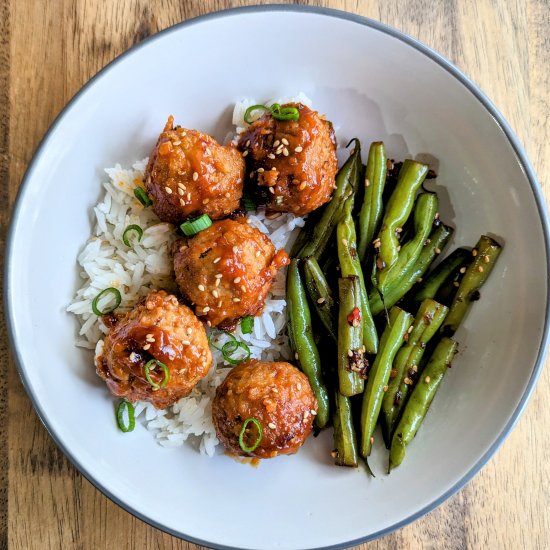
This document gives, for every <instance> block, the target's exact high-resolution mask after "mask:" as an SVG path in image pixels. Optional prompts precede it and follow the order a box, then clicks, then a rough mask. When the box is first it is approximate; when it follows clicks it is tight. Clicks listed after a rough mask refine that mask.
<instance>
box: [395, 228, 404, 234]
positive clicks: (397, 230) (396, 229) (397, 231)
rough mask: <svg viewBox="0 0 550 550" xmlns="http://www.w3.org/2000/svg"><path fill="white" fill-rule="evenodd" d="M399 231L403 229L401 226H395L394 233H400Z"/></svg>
mask: <svg viewBox="0 0 550 550" xmlns="http://www.w3.org/2000/svg"><path fill="white" fill-rule="evenodd" d="M401 231H403V228H402V227H396V228H395V232H396V233H401Z"/></svg>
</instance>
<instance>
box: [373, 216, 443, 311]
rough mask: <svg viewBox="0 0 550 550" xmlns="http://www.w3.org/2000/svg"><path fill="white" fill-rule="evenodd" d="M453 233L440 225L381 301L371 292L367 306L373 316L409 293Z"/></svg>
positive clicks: (376, 294) (376, 293)
mask: <svg viewBox="0 0 550 550" xmlns="http://www.w3.org/2000/svg"><path fill="white" fill-rule="evenodd" d="M453 232H454V229H453V228H451V227H448V226H446V225H444V224H440V225H439V226H438V227H437V228H436V229H435V230H434V231H433V233H432V234H431V235H430V242H429V243H428V244H427V245H426V246H424V248H423V249H422V251H421V252H420V255H419V256H418V259H417V260H416V262H415V263H414V264H412V265H410V266H409V268H408V269H407V270H406V271H405V273H403V275H402V276H401V277H400V278H399V279H398V280H397V281H395V282H394V284H393V285H392V286H390V288H388V290H386V292H385V293H384V300H383V301H382V298H381V297H380V294H379V293H378V292H377V291H376V289H374V290H373V292H372V293H371V295H370V296H369V306H370V309H371V312H372V314H373V315H378V314H379V313H382V312H383V311H384V308H386V309H387V308H390V307H392V306H393V305H394V304H396V303H397V302H398V301H399V300H401V298H403V296H405V294H406V293H407V292H409V290H410V289H411V288H412V287H413V285H414V284H415V283H416V282H418V280H419V279H421V278H422V277H423V275H424V273H426V271H428V268H429V267H430V265H431V264H432V262H433V261H434V260H435V258H436V257H437V256H438V255H439V253H441V251H442V250H443V249H444V248H445V246H447V243H448V242H449V240H450V238H451V236H452V234H453Z"/></svg>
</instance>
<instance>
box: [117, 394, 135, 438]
mask: <svg viewBox="0 0 550 550" xmlns="http://www.w3.org/2000/svg"><path fill="white" fill-rule="evenodd" d="M125 411H128V422H126V421H125V419H124V412H125ZM116 423H117V424H118V427H119V429H120V431H121V432H124V433H128V432H131V431H133V430H134V428H135V427H136V416H135V411H134V406H133V405H132V403H130V402H129V401H126V400H123V401H121V402H120V403H119V404H118V407H117V408H116Z"/></svg>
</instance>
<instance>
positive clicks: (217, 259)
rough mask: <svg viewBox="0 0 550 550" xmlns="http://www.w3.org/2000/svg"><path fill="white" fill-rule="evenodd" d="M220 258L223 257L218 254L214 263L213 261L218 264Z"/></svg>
mask: <svg viewBox="0 0 550 550" xmlns="http://www.w3.org/2000/svg"><path fill="white" fill-rule="evenodd" d="M220 260H221V257H220V256H218V257H217V258H216V259H215V260H214V261H213V262H212V263H213V264H217V263H218V262H219V261H220Z"/></svg>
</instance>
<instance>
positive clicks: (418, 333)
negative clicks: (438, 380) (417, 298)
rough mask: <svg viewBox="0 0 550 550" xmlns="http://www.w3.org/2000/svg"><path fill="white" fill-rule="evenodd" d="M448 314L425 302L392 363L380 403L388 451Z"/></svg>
mask: <svg viewBox="0 0 550 550" xmlns="http://www.w3.org/2000/svg"><path fill="white" fill-rule="evenodd" d="M448 311H449V309H448V308H446V307H445V306H443V305H441V304H438V303H437V302H436V301H435V300H432V299H431V298H426V299H425V300H424V301H423V302H422V303H421V304H420V307H419V308H418V312H417V314H416V317H415V319H414V323H413V325H412V330H411V329H409V331H410V333H409V335H408V339H407V341H406V343H405V344H403V346H402V347H401V349H400V350H399V351H398V352H397V355H396V356H395V361H394V362H393V369H392V376H393V377H392V378H391V379H390V383H389V384H388V391H387V392H386V393H385V395H384V399H383V400H382V414H381V416H380V418H381V424H382V434H383V436H384V441H385V442H386V446H387V447H388V448H389V446H390V443H391V434H392V433H393V430H394V428H395V426H396V423H397V419H398V418H399V415H400V413H401V411H402V410H403V406H404V405H405V403H406V401H407V397H408V392H409V388H410V387H411V386H412V384H413V383H414V381H415V379H416V377H417V373H418V367H419V365H420V360H421V359H422V355H423V354H424V350H425V349H426V345H427V344H428V342H429V341H430V339H431V338H432V337H433V336H434V335H435V334H436V333H437V331H438V330H439V327H440V326H441V325H442V323H443V321H444V320H445V316H446V315H447V312H448Z"/></svg>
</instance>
